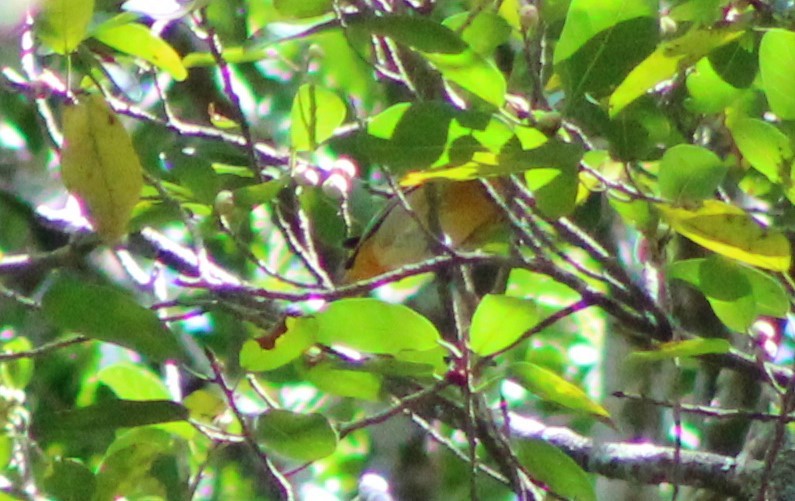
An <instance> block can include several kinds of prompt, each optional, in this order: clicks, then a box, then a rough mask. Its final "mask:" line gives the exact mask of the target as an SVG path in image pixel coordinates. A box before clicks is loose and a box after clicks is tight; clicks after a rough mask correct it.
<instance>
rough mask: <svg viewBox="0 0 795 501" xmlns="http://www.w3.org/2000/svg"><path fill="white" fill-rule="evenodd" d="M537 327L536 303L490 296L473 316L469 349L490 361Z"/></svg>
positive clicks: (486, 297)
mask: <svg viewBox="0 0 795 501" xmlns="http://www.w3.org/2000/svg"><path fill="white" fill-rule="evenodd" d="M536 323H538V310H537V308H536V304H535V302H534V301H529V300H527V299H521V298H517V297H511V296H502V295H497V294H487V295H486V296H484V297H483V299H482V300H481V301H480V304H479V305H478V307H477V309H476V310H475V313H474V315H473V316H472V325H471V326H470V328H469V346H470V349H471V350H472V351H473V352H474V353H476V354H478V355H480V356H481V357H487V356H489V355H492V354H494V353H497V352H499V351H502V350H504V349H505V348H507V347H509V346H511V345H512V344H513V343H515V342H516V341H518V340H519V339H520V338H521V336H522V334H524V333H525V332H526V331H528V330H529V329H530V328H532V327H533V326H534V325H535V324H536Z"/></svg>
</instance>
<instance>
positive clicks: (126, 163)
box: [61, 95, 143, 243]
mask: <svg viewBox="0 0 795 501" xmlns="http://www.w3.org/2000/svg"><path fill="white" fill-rule="evenodd" d="M63 134H64V144H63V149H62V150H61V175H62V176H63V181H64V185H66V189H68V190H69V191H70V192H71V193H72V194H73V195H75V196H76V197H78V198H79V199H80V200H81V202H82V203H83V205H84V208H85V209H86V211H87V212H88V216H89V219H90V220H91V222H92V224H93V225H94V229H95V231H96V232H97V233H98V234H99V235H100V236H101V237H102V239H103V240H104V241H105V242H107V243H114V242H116V241H118V240H119V239H120V238H121V237H122V236H124V235H125V233H127V223H128V222H129V220H130V215H131V213H132V210H133V207H135V204H136V203H138V200H139V198H140V193H141V188H142V187H143V173H142V171H143V169H142V168H141V162H140V160H139V159H138V155H137V154H136V153H135V149H134V148H133V145H132V141H131V140H130V136H129V134H128V133H127V131H126V130H125V129H124V126H123V125H122V124H121V122H119V119H118V118H117V117H116V115H115V114H114V113H113V112H112V111H111V110H110V108H108V105H107V103H106V102H105V99H104V98H103V97H102V96H100V95H93V96H89V97H86V98H84V99H83V100H82V101H81V102H80V103H79V104H77V105H75V106H69V107H67V108H66V109H65V110H64V114H63Z"/></svg>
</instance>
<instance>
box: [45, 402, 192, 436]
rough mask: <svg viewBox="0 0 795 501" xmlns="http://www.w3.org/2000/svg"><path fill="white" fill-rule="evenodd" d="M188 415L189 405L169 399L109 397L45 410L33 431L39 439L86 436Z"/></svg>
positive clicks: (170, 420)
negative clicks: (63, 409) (187, 406)
mask: <svg viewBox="0 0 795 501" xmlns="http://www.w3.org/2000/svg"><path fill="white" fill-rule="evenodd" d="M187 418H188V410H187V409H185V407H183V406H181V405H180V404H178V403H176V402H171V401H168V400H146V401H135V400H107V401H104V402H100V403H97V404H94V405H90V406H88V407H82V408H79V409H69V410H66V411H56V412H45V413H42V414H40V415H38V416H36V418H35V419H34V422H33V428H32V433H33V435H34V436H36V437H37V438H39V439H41V438H53V437H64V436H70V435H79V436H84V435H91V434H93V433H98V432H101V431H109V430H110V431H112V430H115V429H117V428H131V427H134V426H145V425H150V424H157V423H169V422H174V421H184V420H186V419H187Z"/></svg>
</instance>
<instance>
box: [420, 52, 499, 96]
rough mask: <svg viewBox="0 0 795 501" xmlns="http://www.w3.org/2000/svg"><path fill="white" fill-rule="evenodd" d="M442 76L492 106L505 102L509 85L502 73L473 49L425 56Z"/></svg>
mask: <svg viewBox="0 0 795 501" xmlns="http://www.w3.org/2000/svg"><path fill="white" fill-rule="evenodd" d="M424 57H425V59H427V60H428V61H429V62H430V63H431V64H432V65H433V66H434V67H436V69H437V70H439V72H440V73H441V74H442V76H443V77H444V78H445V79H446V80H449V81H451V82H453V83H455V84H456V85H458V86H459V87H461V88H462V89H464V90H466V91H469V92H471V93H472V94H474V95H476V96H477V97H479V98H481V99H482V100H484V101H486V102H487V103H489V104H492V105H494V106H495V107H498V108H499V107H500V106H502V105H503V104H504V103H505V92H506V91H507V88H508V84H507V82H506V81H505V76H504V75H503V73H502V71H500V70H499V68H497V66H496V65H495V64H494V63H492V62H491V61H489V60H487V59H485V58H484V57H483V56H481V55H480V54H478V53H477V52H475V51H474V50H472V49H467V50H465V51H464V52H461V53H457V54H440V53H427V54H424Z"/></svg>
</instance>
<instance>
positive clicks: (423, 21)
mask: <svg viewBox="0 0 795 501" xmlns="http://www.w3.org/2000/svg"><path fill="white" fill-rule="evenodd" d="M349 26H350V27H352V28H362V29H365V30H367V31H369V32H371V33H373V34H377V35H382V36H388V37H390V38H392V39H393V40H395V41H396V42H398V43H400V44H403V45H407V46H409V47H411V48H412V49H414V50H417V51H419V52H420V53H421V54H422V56H423V57H425V58H426V59H427V60H428V61H429V62H430V63H431V64H432V65H433V66H434V67H436V69H437V70H439V72H440V73H441V74H442V76H443V77H444V78H445V79H447V80H449V81H451V82H453V83H455V84H457V85H459V86H460V87H461V88H463V89H465V90H467V91H469V92H471V93H472V94H474V95H476V96H478V97H480V98H481V99H483V100H484V101H486V102H487V103H490V104H493V105H494V106H497V107H499V106H502V104H503V103H504V102H505V91H506V89H507V84H506V82H505V77H504V76H503V74H502V72H501V71H500V70H499V69H498V68H497V67H496V66H495V65H494V64H493V63H492V62H490V61H488V60H487V59H485V58H484V57H483V56H482V55H481V54H479V53H478V52H477V51H476V50H474V49H472V48H471V47H470V46H469V44H467V43H466V42H465V41H464V40H462V39H461V37H459V36H458V35H457V34H456V33H455V32H454V31H453V30H451V29H449V28H447V27H446V26H444V25H441V24H439V23H436V22H434V21H432V20H430V19H427V18H424V17H408V16H380V17H377V16H369V17H368V18H365V19H361V20H356V21H354V22H353V23H349ZM473 36H474V35H473ZM493 41H494V40H492V41H491V43H493ZM481 48H482V47H481Z"/></svg>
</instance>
